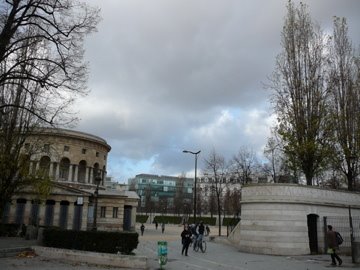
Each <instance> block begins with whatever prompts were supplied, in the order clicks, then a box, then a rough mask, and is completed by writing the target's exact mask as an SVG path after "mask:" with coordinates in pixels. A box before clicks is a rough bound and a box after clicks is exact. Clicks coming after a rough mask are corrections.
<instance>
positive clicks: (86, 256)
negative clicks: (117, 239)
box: [31, 246, 147, 269]
mask: <svg viewBox="0 0 360 270" xmlns="http://www.w3.org/2000/svg"><path fill="white" fill-rule="evenodd" d="M31 248H32V249H33V250H34V251H35V253H36V254H37V255H39V256H42V257H46V258H50V259H56V260H66V261H74V262H82V263H88V264H94V265H104V266H111V267H116V268H127V269H128V268H134V269H147V258H146V257H143V256H131V255H119V254H108V253H97V252H89V251H80V250H68V249H59V248H49V247H40V246H33V247H31Z"/></svg>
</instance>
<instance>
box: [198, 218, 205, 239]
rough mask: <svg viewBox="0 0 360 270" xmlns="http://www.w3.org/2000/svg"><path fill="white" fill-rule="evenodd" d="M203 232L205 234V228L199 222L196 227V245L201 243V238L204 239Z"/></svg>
mask: <svg viewBox="0 0 360 270" xmlns="http://www.w3.org/2000/svg"><path fill="white" fill-rule="evenodd" d="M204 232H205V226H204V222H202V221H200V225H199V227H198V236H197V239H196V241H197V243H199V244H200V243H201V242H202V240H203V238H204Z"/></svg>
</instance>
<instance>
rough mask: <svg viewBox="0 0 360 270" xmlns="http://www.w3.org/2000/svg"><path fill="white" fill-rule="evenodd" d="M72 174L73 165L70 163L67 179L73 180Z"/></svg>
mask: <svg viewBox="0 0 360 270" xmlns="http://www.w3.org/2000/svg"><path fill="white" fill-rule="evenodd" d="M72 174H73V165H72V164H70V166H69V175H68V179H67V181H69V182H72V180H73V178H72Z"/></svg>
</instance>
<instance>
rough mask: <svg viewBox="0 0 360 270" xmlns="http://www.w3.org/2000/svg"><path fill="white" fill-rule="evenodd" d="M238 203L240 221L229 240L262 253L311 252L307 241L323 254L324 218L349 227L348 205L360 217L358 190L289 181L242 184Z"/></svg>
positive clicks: (290, 253)
mask: <svg viewBox="0 0 360 270" xmlns="http://www.w3.org/2000/svg"><path fill="white" fill-rule="evenodd" d="M241 205H242V207H241V209H242V210H241V221H240V223H239V224H238V226H237V227H236V228H235V230H234V231H233V232H232V233H231V234H230V236H229V240H230V241H231V242H233V243H234V244H235V245H236V246H237V247H238V248H239V250H241V251H245V252H251V253H261V254H273V255H302V254H310V253H312V252H313V251H312V250H311V247H310V241H312V242H314V241H315V243H314V244H315V246H316V247H317V251H315V252H317V253H323V252H324V249H325V238H324V234H325V229H324V217H339V218H340V219H343V220H344V222H345V223H347V226H349V225H348V222H349V206H350V207H351V212H352V215H353V216H357V217H359V216H360V194H359V193H355V192H347V191H339V190H327V189H321V188H317V187H312V186H300V185H291V184H259V185H249V186H244V187H243V189H242V200H241ZM311 220H312V221H313V222H312V223H311V224H313V225H309V224H310V221H311ZM310 226H311V228H310ZM341 233H343V234H348V233H349V230H347V231H346V232H341ZM310 235H313V237H312V240H310ZM314 236H315V237H314ZM314 239H315V240H314Z"/></svg>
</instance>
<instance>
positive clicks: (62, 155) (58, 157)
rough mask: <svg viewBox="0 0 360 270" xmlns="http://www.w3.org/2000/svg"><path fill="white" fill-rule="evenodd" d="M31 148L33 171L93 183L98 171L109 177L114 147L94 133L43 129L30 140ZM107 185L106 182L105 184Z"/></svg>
mask: <svg viewBox="0 0 360 270" xmlns="http://www.w3.org/2000/svg"><path fill="white" fill-rule="evenodd" d="M26 147H27V149H31V151H33V154H32V155H31V162H30V172H31V173H34V172H36V171H38V169H40V168H41V169H43V170H45V171H46V172H47V173H48V174H49V176H51V177H52V178H53V179H54V180H55V181H58V182H66V183H72V184H73V185H76V184H78V185H85V186H86V185H93V184H94V183H95V182H94V179H95V174H96V173H99V172H100V174H101V176H102V179H105V176H106V163H107V155H108V153H109V151H110V149H111V147H110V146H109V145H108V144H107V143H106V141H105V140H103V139H101V138H100V137H97V136H93V135H91V134H87V133H83V132H78V131H73V130H66V129H50V128H46V129H41V130H39V131H37V132H36V133H34V135H32V136H31V137H30V138H29V139H28V140H27V143H26ZM101 185H104V181H103V182H102V183H101Z"/></svg>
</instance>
